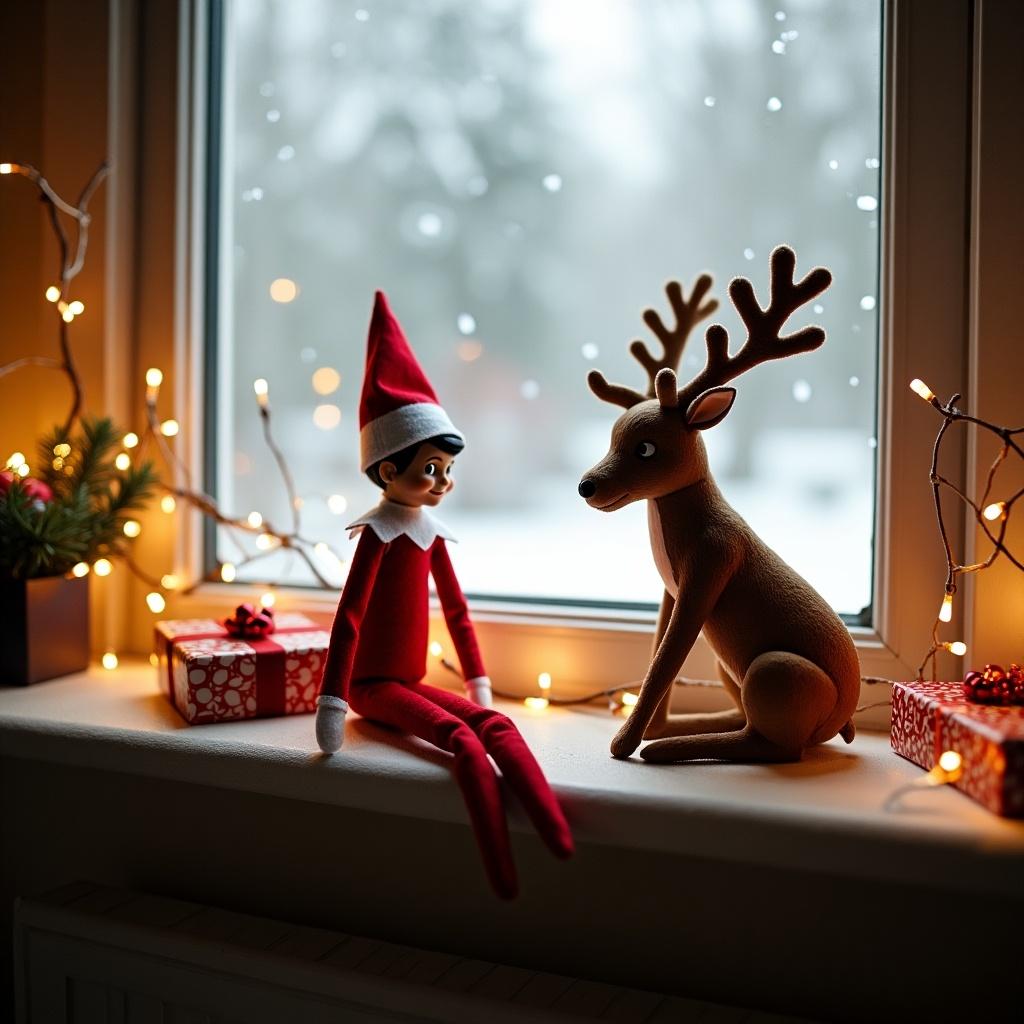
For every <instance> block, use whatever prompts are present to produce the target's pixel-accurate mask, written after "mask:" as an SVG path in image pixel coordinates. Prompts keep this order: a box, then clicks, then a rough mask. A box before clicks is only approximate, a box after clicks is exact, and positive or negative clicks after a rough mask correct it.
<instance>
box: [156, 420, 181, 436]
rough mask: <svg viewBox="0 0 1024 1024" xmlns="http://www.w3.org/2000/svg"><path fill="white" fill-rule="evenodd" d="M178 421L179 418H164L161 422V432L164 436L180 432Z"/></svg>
mask: <svg viewBox="0 0 1024 1024" xmlns="http://www.w3.org/2000/svg"><path fill="white" fill-rule="evenodd" d="M178 430H179V427H178V421H177V420H164V421H163V423H161V424H160V433H161V434H163V435H164V437H174V436H175V435H176V434H177V433H178Z"/></svg>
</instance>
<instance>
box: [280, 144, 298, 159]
mask: <svg viewBox="0 0 1024 1024" xmlns="http://www.w3.org/2000/svg"><path fill="white" fill-rule="evenodd" d="M293 156H295V147H294V146H282V147H281V148H280V149H279V150H278V151H277V159H278V160H280V161H281V162H282V163H284V162H285V161H287V160H291V158H292V157H293Z"/></svg>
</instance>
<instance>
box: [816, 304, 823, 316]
mask: <svg viewBox="0 0 1024 1024" xmlns="http://www.w3.org/2000/svg"><path fill="white" fill-rule="evenodd" d="M814 312H815V313H817V314H818V316H821V314H822V313H824V312H825V307H824V306H823V305H822V304H821V303H820V302H816V303H815V304H814Z"/></svg>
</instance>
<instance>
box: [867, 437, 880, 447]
mask: <svg viewBox="0 0 1024 1024" xmlns="http://www.w3.org/2000/svg"><path fill="white" fill-rule="evenodd" d="M868 447H869V448H877V447H878V439H877V438H874V437H869V438H868Z"/></svg>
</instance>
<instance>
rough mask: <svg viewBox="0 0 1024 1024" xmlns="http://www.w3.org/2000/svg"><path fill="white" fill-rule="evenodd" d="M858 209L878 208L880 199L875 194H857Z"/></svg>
mask: <svg viewBox="0 0 1024 1024" xmlns="http://www.w3.org/2000/svg"><path fill="white" fill-rule="evenodd" d="M857 209H858V210H868V211H871V210H877V209H878V200H877V199H876V198H875V197H874V196H857Z"/></svg>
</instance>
